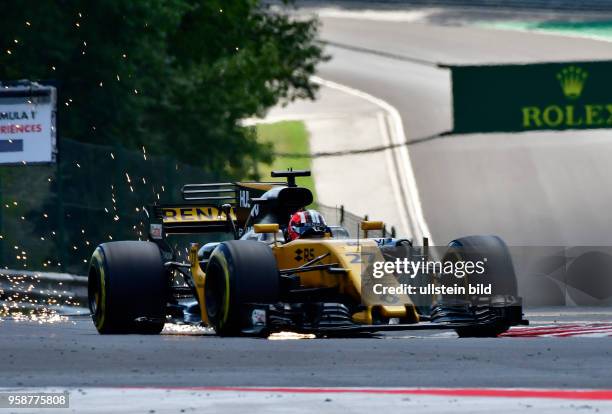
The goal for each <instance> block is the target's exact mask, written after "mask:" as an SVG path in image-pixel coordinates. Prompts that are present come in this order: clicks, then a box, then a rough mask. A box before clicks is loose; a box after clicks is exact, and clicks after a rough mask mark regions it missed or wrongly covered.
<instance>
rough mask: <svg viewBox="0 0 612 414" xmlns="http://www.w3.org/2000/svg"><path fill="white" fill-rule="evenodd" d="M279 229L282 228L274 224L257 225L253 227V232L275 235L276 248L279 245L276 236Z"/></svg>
mask: <svg viewBox="0 0 612 414" xmlns="http://www.w3.org/2000/svg"><path fill="white" fill-rule="evenodd" d="M279 229H280V226H279V225H278V224H276V223H274V224H255V225H254V226H253V230H255V233H257V234H260V233H272V234H274V246H276V245H277V243H278V240H276V235H277V234H278V230H279Z"/></svg>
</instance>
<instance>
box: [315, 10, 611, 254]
mask: <svg viewBox="0 0 612 414" xmlns="http://www.w3.org/2000/svg"><path fill="white" fill-rule="evenodd" d="M322 21H323V27H322V38H323V39H325V40H326V41H329V42H330V45H329V46H328V48H327V51H328V53H329V54H330V55H331V56H332V59H331V61H330V62H329V63H327V64H325V65H323V66H322V67H321V70H320V76H321V77H323V78H325V79H329V80H332V81H335V82H338V83H341V84H344V85H347V86H350V87H353V88H356V89H359V90H362V91H364V92H367V93H369V94H372V95H374V96H376V97H378V98H381V99H384V100H385V101H387V102H388V103H390V104H391V105H393V106H394V107H395V108H397V109H398V111H399V112H400V114H401V116H402V120H403V123H404V129H405V131H406V135H407V139H408V140H409V141H411V140H418V139H421V138H425V137H430V136H432V135H435V134H438V133H441V132H444V131H448V130H450V129H451V126H452V121H451V118H452V117H451V112H452V109H451V91H450V88H451V86H450V72H449V71H448V70H446V69H440V68H437V67H435V66H433V65H430V64H424V62H431V63H432V64H436V63H441V64H479V63H504V62H505V63H511V62H512V63H517V62H519V63H520V62H542V61H574V60H602V59H610V58H612V45H611V44H610V43H608V42H602V41H595V40H589V39H577V38H565V37H560V36H553V35H543V34H532V33H521V32H512V31H493V30H489V29H481V28H475V27H468V26H464V27H447V26H446V27H445V26H433V25H426V24H422V23H410V22H394V21H376V20H370V19H367V20H360V19H354V18H351V19H345V18H326V17H324V18H323V19H322ZM500 81H503V80H500ZM493 87H494V86H493ZM500 99H503V97H501V96H500ZM609 136H610V132H609V131H608V130H600V131H567V132H537V133H522V134H486V135H483V134H480V135H462V136H450V137H446V138H440V139H434V140H431V141H427V142H421V143H417V144H413V145H411V146H410V147H409V151H410V156H411V160H412V164H413V169H414V173H415V177H416V182H417V186H418V189H419V194H420V198H421V203H422V206H423V211H424V216H425V220H426V221H427V223H428V225H429V228H430V230H431V233H432V236H433V239H434V240H436V242H437V243H439V244H440V243H442V244H444V243H446V242H448V241H450V240H452V239H453V238H456V237H459V236H463V235H468V234H497V235H499V236H501V237H502V238H504V240H506V242H507V243H508V244H510V245H537V246H541V245H574V246H575V245H587V246H588V245H601V244H603V245H609V244H610V243H611V242H612V231H610V229H609V228H608V227H607V226H602V223H606V222H608V221H609V213H608V210H609V206H610V205H612V193H611V192H610V191H607V190H603V189H608V188H612V172H611V171H610V168H609V154H610V153H611V152H612V141H610V139H609Z"/></svg>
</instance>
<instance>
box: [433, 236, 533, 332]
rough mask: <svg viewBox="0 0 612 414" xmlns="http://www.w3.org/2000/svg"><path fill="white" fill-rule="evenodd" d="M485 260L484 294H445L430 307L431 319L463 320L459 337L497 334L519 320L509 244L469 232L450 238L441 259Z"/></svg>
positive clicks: (518, 301) (520, 316)
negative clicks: (486, 289)
mask: <svg viewBox="0 0 612 414" xmlns="http://www.w3.org/2000/svg"><path fill="white" fill-rule="evenodd" d="M447 260H463V261H466V262H467V261H471V262H473V263H476V262H478V261H484V263H485V265H484V273H483V274H481V275H477V277H478V278H479V280H480V281H483V282H484V281H486V282H487V283H490V284H491V294H489V295H485V296H478V295H473V296H470V295H463V296H445V297H443V298H442V299H441V300H439V301H438V303H436V304H434V306H433V308H432V314H431V318H432V321H437V322H448V323H463V324H466V325H471V326H465V327H461V328H457V329H456V330H455V331H456V332H457V335H459V337H462V338H465V337H496V336H498V335H499V334H501V333H503V332H505V331H507V330H508V329H509V328H510V326H511V325H516V324H518V323H521V321H522V306H521V299H520V298H519V297H518V289H517V281H516V274H515V272H514V266H513V264H512V258H511V256H510V252H509V250H508V247H507V246H506V244H505V243H504V242H503V240H502V239H500V238H499V237H497V236H469V237H462V238H459V239H456V240H453V241H452V242H451V243H449V250H448V252H447V254H446V256H445V258H444V260H443V262H446V261H447Z"/></svg>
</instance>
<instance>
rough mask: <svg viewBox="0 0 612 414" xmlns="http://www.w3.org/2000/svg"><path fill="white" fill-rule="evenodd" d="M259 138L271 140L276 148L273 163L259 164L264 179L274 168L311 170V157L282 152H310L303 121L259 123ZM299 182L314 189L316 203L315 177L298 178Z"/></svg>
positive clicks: (263, 140) (260, 139)
mask: <svg viewBox="0 0 612 414" xmlns="http://www.w3.org/2000/svg"><path fill="white" fill-rule="evenodd" d="M257 139H258V140H259V141H260V142H269V143H271V144H272V146H273V148H274V153H275V154H280V155H277V156H276V157H275V158H274V162H273V163H272V165H268V164H259V165H258V169H259V174H260V175H261V178H262V180H268V179H269V178H270V172H271V171H273V170H286V169H288V168H293V169H294V170H310V169H311V164H312V163H311V161H312V160H311V158H305V157H300V158H298V157H287V156H284V155H282V154H309V153H310V145H309V135H308V130H307V129H306V125H304V122H302V121H282V122H275V123H273V124H258V125H257ZM297 182H298V184H299V185H300V186H302V187H306V188H308V189H309V190H310V191H312V195H313V196H314V199H315V203H316V200H317V193H316V191H315V186H314V179H313V177H302V178H298V179H297Z"/></svg>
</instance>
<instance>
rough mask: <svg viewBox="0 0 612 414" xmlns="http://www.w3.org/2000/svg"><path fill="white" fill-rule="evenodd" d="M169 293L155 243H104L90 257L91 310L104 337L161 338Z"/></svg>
mask: <svg viewBox="0 0 612 414" xmlns="http://www.w3.org/2000/svg"><path fill="white" fill-rule="evenodd" d="M168 289H169V288H168V278H167V275H166V270H165V267H164V263H163V261H162V257H161V253H160V250H159V248H158V247H157V245H156V244H155V243H151V242H146V241H116V242H110V243H103V244H101V245H99V246H98V247H97V248H96V250H95V251H94V253H93V255H92V257H91V262H90V267H89V279H88V296H89V309H90V311H91V315H92V318H93V322H94V324H95V326H96V329H97V330H98V332H99V333H101V334H150V335H154V334H159V333H160V332H161V331H162V329H163V327H164V323H165V320H166V303H167V297H168Z"/></svg>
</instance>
